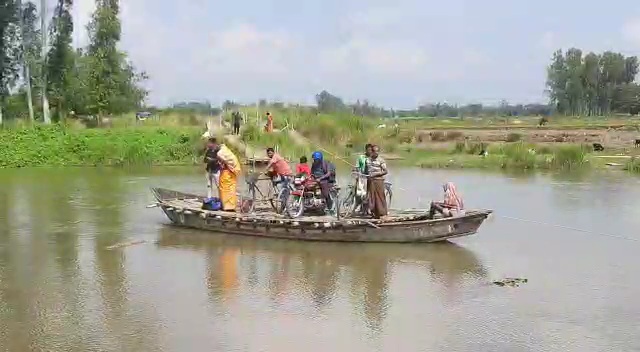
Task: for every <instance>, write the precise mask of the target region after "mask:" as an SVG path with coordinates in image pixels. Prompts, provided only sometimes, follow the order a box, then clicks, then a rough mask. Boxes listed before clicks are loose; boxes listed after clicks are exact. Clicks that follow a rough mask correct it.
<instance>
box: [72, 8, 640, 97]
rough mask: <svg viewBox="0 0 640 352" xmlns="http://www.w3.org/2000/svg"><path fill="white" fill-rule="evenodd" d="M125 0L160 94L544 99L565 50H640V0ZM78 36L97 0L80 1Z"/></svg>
mask: <svg viewBox="0 0 640 352" xmlns="http://www.w3.org/2000/svg"><path fill="white" fill-rule="evenodd" d="M592 4H593V6H590V5H587V3H586V2H584V1H577V0H563V1H562V2H560V1H551V0H537V1H525V0H519V1H514V0H511V1H506V0H485V1H477V0H476V1H471V0H447V1H429V0H422V1H420V0H394V1H382V0H368V1H364V0H341V1H337V0H323V1H316V0H306V1H293V0H270V1H264V0H263V1H241V0H237V1H227V2H223V1H206V0H182V1H169V0H123V1H121V6H122V22H123V23H122V24H123V40H122V48H123V49H125V50H126V51H128V52H129V56H130V58H131V60H132V61H133V62H134V64H135V65H136V66H137V67H138V68H140V69H143V70H145V71H146V72H147V73H148V74H149V75H150V80H149V82H147V86H148V88H149V89H150V90H151V94H150V97H149V102H150V103H152V104H159V105H164V104H170V103H173V102H177V101H181V100H204V99H209V100H210V101H211V102H212V103H214V104H219V103H221V102H222V101H224V100H225V99H235V100H237V101H241V102H252V101H256V100H258V99H259V98H266V99H268V100H281V101H294V102H303V103H311V102H313V97H314V95H315V94H316V93H317V92H319V91H320V90H322V89H327V90H329V91H330V92H332V93H334V94H337V95H340V96H342V97H343V98H345V99H346V100H355V99H357V98H361V99H362V98H369V99H370V100H371V101H373V102H376V103H379V104H383V105H385V106H392V107H396V108H408V107H412V106H414V105H416V104H419V103H422V102H427V101H448V102H452V103H470V102H481V103H497V102H499V101H500V100H502V99H507V100H509V101H513V102H538V101H545V100H546V98H545V96H544V81H545V67H546V65H547V64H548V62H549V58H550V56H551V54H552V52H553V51H554V50H555V49H557V48H560V47H562V48H568V47H570V46H576V47H579V48H582V49H583V50H585V51H588V50H594V51H603V50H615V51H620V52H623V53H625V54H627V55H640V1H637V0H614V1H609V2H607V3H598V5H597V6H596V3H592ZM75 6H76V8H75V10H74V11H75V14H74V15H75V18H76V38H75V43H76V44H77V45H81V44H83V43H85V42H86V34H85V29H84V26H85V25H86V23H87V21H88V18H89V16H90V14H91V11H92V10H93V9H94V8H95V5H94V1H93V0H76V1H75Z"/></svg>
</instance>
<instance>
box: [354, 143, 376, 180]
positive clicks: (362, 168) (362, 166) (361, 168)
mask: <svg viewBox="0 0 640 352" xmlns="http://www.w3.org/2000/svg"><path fill="white" fill-rule="evenodd" d="M371 147H372V144H371V143H367V144H366V145H365V146H364V154H360V156H358V162H357V164H356V170H357V171H358V172H359V173H361V174H364V173H365V172H366V171H367V170H366V168H367V159H368V158H369V156H371Z"/></svg>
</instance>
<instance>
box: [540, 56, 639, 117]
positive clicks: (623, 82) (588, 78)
mask: <svg viewBox="0 0 640 352" xmlns="http://www.w3.org/2000/svg"><path fill="white" fill-rule="evenodd" d="M638 66H639V63H638V58H637V57H635V56H630V57H625V56H624V55H622V54H620V53H614V52H611V51H606V52H604V53H602V54H600V55H598V54H595V53H588V54H587V55H585V56H584V57H583V55H582V51H581V50H580V49H576V48H571V49H569V50H567V51H566V53H564V54H563V53H562V51H561V50H558V51H556V52H555V53H554V54H553V57H552V59H551V64H550V65H549V67H548V68H547V92H548V93H549V100H550V102H551V103H552V104H553V105H555V107H556V111H557V112H559V113H562V114H568V115H583V114H585V113H586V114H587V115H606V114H609V113H610V112H612V111H620V112H622V111H624V112H626V113H632V111H635V110H634V108H633V107H634V106H635V105H633V103H631V102H632V101H633V99H634V98H633V97H634V94H633V92H634V89H635V88H634V84H633V82H634V80H635V77H636V76H637V74H638ZM621 99H622V100H621Z"/></svg>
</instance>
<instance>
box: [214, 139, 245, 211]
mask: <svg viewBox="0 0 640 352" xmlns="http://www.w3.org/2000/svg"><path fill="white" fill-rule="evenodd" d="M218 160H220V163H221V164H222V170H221V171H220V180H219V182H220V183H219V186H218V191H219V194H220V201H221V202H222V210H223V211H236V207H237V205H238V194H237V189H238V176H239V175H240V172H241V168H240V162H239V161H238V157H237V156H236V155H235V154H234V153H233V152H232V151H231V149H229V148H228V147H227V146H226V145H224V144H221V145H220V150H219V151H218Z"/></svg>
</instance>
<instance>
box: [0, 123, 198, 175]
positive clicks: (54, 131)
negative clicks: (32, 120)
mask: <svg viewBox="0 0 640 352" xmlns="http://www.w3.org/2000/svg"><path fill="white" fill-rule="evenodd" d="M200 136H201V131H200V129H197V128H180V129H163V128H155V127H146V128H144V127H141V128H119V129H70V128H66V127H64V126H62V125H52V126H43V125H34V126H33V127H27V128H9V129H2V130H0V166H2V167H25V166H64V165H127V164H166V163H186V162H194V161H195V159H196V157H197V156H198V154H199V153H201V152H200V151H201V150H202V149H203V148H202V147H203V142H202V140H201V137H200Z"/></svg>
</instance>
